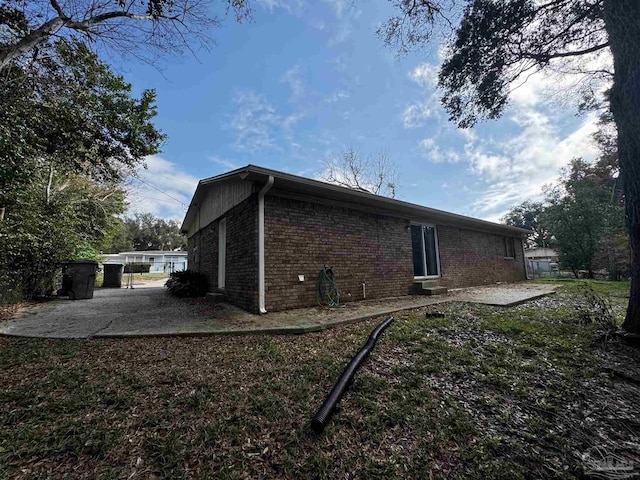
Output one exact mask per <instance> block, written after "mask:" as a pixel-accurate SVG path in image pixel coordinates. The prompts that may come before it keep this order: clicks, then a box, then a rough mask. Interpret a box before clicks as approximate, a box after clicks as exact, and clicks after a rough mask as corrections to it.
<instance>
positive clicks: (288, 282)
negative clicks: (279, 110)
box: [182, 165, 528, 313]
mask: <svg viewBox="0 0 640 480" xmlns="http://www.w3.org/2000/svg"><path fill="white" fill-rule="evenodd" d="M182 232H183V233H185V234H186V235H187V236H188V239H189V242H188V245H189V253H188V264H189V267H190V268H191V269H193V270H197V271H200V272H202V273H204V274H206V275H207V278H208V281H209V291H211V292H221V293H224V296H225V298H226V301H228V302H229V303H232V304H234V305H237V306H239V307H241V308H243V309H245V310H248V311H251V312H256V313H258V312H260V313H266V312H267V311H277V310H286V309H291V308H298V307H308V306H313V305H316V302H317V298H316V290H317V279H318V275H319V272H320V270H321V268H322V267H323V266H324V265H330V266H332V267H333V271H334V273H335V278H336V282H337V285H338V287H339V290H340V295H341V296H340V300H341V301H350V300H361V299H362V298H363V297H365V296H366V298H382V297H392V296H400V295H407V294H411V293H435V292H437V291H438V290H443V289H442V288H433V287H435V286H438V287H448V288H452V287H467V286H475V285H483V284H491V283H495V282H516V281H520V280H524V279H525V278H526V272H525V260H524V253H523V242H522V240H523V237H524V236H525V235H526V234H527V233H528V232H527V231H526V230H522V229H519V228H515V227H509V226H506V225H500V224H497V223H492V222H487V221H484V220H478V219H475V218H470V217H465V216H462V215H456V214H453V213H448V212H444V211H442V210H435V209H432V208H427V207H422V206H420V205H415V204H412V203H407V202H403V201H400V200H395V199H391V198H386V197H381V196H378V195H373V194H370V193H367V192H363V191H359V190H352V189H348V188H344V187H339V186H336V185H331V184H328V183H324V182H320V181H317V180H311V179H308V178H303V177H299V176H296V175H290V174H288V173H283V172H278V171H275V170H270V169H266V168H262V167H257V166H254V165H248V166H246V167H243V168H239V169H237V170H233V171H231V172H228V173H225V174H222V175H218V176H216V177H212V178H207V179H204V180H201V181H200V182H199V184H198V188H197V189H196V192H195V194H194V196H193V199H192V201H191V204H190V206H189V210H188V211H187V214H186V216H185V219H184V222H183V224H182ZM363 284H364V285H363Z"/></svg>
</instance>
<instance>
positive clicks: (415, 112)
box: [402, 99, 435, 128]
mask: <svg viewBox="0 0 640 480" xmlns="http://www.w3.org/2000/svg"><path fill="white" fill-rule="evenodd" d="M434 112H435V110H434V105H433V102H432V100H431V99H427V100H426V101H424V102H420V103H414V104H412V105H407V107H405V109H404V112H402V124H403V125H404V128H418V127H422V126H424V124H425V123H426V122H427V119H429V118H430V117H432V116H434V114H435V113H434Z"/></svg>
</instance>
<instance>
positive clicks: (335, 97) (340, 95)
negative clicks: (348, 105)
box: [324, 90, 351, 103]
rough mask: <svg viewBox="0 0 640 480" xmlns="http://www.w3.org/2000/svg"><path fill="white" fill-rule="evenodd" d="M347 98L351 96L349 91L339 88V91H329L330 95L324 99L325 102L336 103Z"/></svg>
mask: <svg viewBox="0 0 640 480" xmlns="http://www.w3.org/2000/svg"><path fill="white" fill-rule="evenodd" d="M349 98H351V94H350V93H349V92H345V91H342V90H341V91H339V92H333V93H331V94H330V95H328V96H327V97H325V99H324V101H325V102H326V103H336V102H340V101H342V100H348V99H349Z"/></svg>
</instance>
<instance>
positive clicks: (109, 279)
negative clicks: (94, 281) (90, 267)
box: [102, 263, 124, 288]
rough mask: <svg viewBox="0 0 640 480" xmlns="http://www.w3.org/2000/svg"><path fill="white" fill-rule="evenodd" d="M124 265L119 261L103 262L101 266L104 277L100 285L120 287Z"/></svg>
mask: <svg viewBox="0 0 640 480" xmlns="http://www.w3.org/2000/svg"><path fill="white" fill-rule="evenodd" d="M123 268H124V265H123V264H121V263H105V264H104V265H103V266H102V270H103V274H104V277H103V279H102V286H103V287H104V288H120V287H122V270H123Z"/></svg>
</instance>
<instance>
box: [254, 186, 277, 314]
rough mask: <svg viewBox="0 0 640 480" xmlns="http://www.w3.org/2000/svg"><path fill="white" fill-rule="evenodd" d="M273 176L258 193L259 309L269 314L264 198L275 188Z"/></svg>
mask: <svg viewBox="0 0 640 480" xmlns="http://www.w3.org/2000/svg"><path fill="white" fill-rule="evenodd" d="M273 181H274V178H273V175H269V179H268V180H267V183H266V184H265V186H264V187H262V189H261V190H260V193H258V309H259V310H260V313H267V309H266V307H265V298H264V297H265V295H264V196H265V195H266V194H267V192H268V191H269V190H270V189H271V187H272V186H273Z"/></svg>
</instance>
